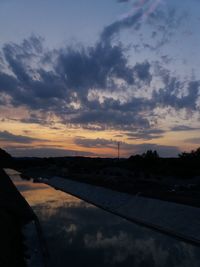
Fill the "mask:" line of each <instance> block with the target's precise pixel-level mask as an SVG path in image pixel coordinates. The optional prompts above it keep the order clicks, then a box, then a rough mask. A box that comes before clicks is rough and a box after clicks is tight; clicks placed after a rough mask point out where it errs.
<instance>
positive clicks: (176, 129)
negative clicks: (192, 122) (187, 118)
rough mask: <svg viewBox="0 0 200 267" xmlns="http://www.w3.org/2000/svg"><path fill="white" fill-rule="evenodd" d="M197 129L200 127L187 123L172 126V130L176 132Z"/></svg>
mask: <svg viewBox="0 0 200 267" xmlns="http://www.w3.org/2000/svg"><path fill="white" fill-rule="evenodd" d="M195 130H199V128H195V127H190V126H187V125H178V126H174V127H172V128H171V131H174V132H181V131H195Z"/></svg>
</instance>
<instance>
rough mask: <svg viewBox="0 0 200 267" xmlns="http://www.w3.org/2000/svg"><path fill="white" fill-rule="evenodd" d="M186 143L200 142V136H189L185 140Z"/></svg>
mask: <svg viewBox="0 0 200 267" xmlns="http://www.w3.org/2000/svg"><path fill="white" fill-rule="evenodd" d="M184 141H185V142H186V143H190V144H197V145H199V144H200V138H198V137H196V138H188V139H185V140H184Z"/></svg>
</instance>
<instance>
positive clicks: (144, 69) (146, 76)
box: [134, 61, 152, 83]
mask: <svg viewBox="0 0 200 267" xmlns="http://www.w3.org/2000/svg"><path fill="white" fill-rule="evenodd" d="M150 67H151V65H150V63H149V62H148V61H145V62H143V63H137V64H136V65H135V67H134V71H135V73H136V75H137V76H138V78H139V80H142V81H146V82H148V83H150V82H151V80H152V75H151V74H150Z"/></svg>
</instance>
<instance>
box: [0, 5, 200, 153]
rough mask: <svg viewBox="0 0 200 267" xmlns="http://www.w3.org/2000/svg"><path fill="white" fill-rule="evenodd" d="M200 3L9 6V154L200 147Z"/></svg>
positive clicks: (1, 123) (5, 37)
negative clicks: (119, 147) (118, 148)
mask: <svg viewBox="0 0 200 267" xmlns="http://www.w3.org/2000/svg"><path fill="white" fill-rule="evenodd" d="M199 11H200V1H199V0H118V1H117V0H101V1H99V0H84V1H83V0H57V1H56V0H34V1H31V0H0V33H1V35H0V147H1V148H3V149H5V150H7V151H8V152H9V153H11V154H12V155H13V156H69V155H70V156H80V155H83V156H102V157H115V156H116V155H117V143H118V142H120V144H121V145H120V146H121V156H123V157H128V156H130V155H132V154H137V153H143V152H145V151H146V150H147V149H153V150H154V149H156V150H157V151H158V153H159V154H160V155H161V156H165V157H169V156H177V155H178V153H180V151H190V150H192V149H196V148H197V147H199V146H200V113H199V112H200V94H199V93H200V53H199V49H200V12H199Z"/></svg>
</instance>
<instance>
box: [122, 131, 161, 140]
mask: <svg viewBox="0 0 200 267" xmlns="http://www.w3.org/2000/svg"><path fill="white" fill-rule="evenodd" d="M164 133H165V131H164V130H161V129H142V130H140V131H137V132H129V133H126V136H127V137H128V139H129V140H135V139H143V140H152V139H157V138H161V137H162V136H163V135H164Z"/></svg>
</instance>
